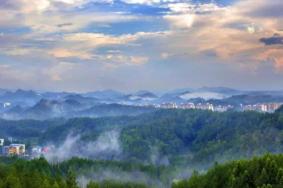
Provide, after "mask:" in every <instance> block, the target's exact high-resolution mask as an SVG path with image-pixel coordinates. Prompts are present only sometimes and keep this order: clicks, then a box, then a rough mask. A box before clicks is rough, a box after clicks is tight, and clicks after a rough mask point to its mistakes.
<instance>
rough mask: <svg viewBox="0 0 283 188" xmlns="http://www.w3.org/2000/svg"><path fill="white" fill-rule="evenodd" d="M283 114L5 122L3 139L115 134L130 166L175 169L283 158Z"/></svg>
mask: <svg viewBox="0 0 283 188" xmlns="http://www.w3.org/2000/svg"><path fill="white" fill-rule="evenodd" d="M281 111H282V109H281V110H280V109H279V110H278V111H277V112H276V113H272V114H268V113H266V114H264V113H258V112H235V111H229V112H224V113H218V112H211V111H200V110H160V111H157V112H154V113H149V114H143V115H139V116H136V117H126V116H122V117H105V118H96V119H93V118H75V119H70V120H63V119H57V120H48V121H29V120H21V121H5V120H2V121H0V128H1V130H2V131H1V133H0V136H1V137H3V136H4V137H5V138H7V137H11V136H12V137H13V138H16V139H20V140H25V141H31V140H32V141H33V143H35V144H41V145H44V144H45V143H56V144H57V145H59V144H60V143H62V142H64V140H65V139H66V137H67V136H68V135H69V134H71V133H72V134H74V135H80V139H81V141H82V142H90V141H95V140H96V139H97V137H98V136H99V135H100V134H101V133H102V132H105V131H108V130H113V129H115V130H118V131H119V132H120V138H119V139H120V144H121V148H122V150H123V158H124V159H126V160H129V159H130V160H131V161H138V162H152V158H153V156H154V157H157V158H166V159H169V161H170V162H173V163H175V162H176V163H179V162H180V161H183V162H186V163H191V164H197V163H200V164H203V162H206V163H213V162H214V161H219V162H221V161H226V160H233V159H239V158H250V157H252V156H256V155H261V154H264V153H266V152H270V153H279V152H283V144H282V143H283V113H282V112H281ZM157 160H158V159H157ZM165 163H166V162H165ZM165 163H164V164H165ZM167 163H168V162H167ZM162 164H163V163H162Z"/></svg>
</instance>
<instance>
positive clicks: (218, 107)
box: [155, 103, 233, 112]
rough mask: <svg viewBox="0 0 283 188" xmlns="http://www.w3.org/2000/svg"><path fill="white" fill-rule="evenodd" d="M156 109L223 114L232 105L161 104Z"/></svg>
mask: <svg viewBox="0 0 283 188" xmlns="http://www.w3.org/2000/svg"><path fill="white" fill-rule="evenodd" d="M155 107H156V108H162V109H198V110H211V111H215V112H225V111H227V110H229V109H232V108H233V106H232V105H213V104H211V103H196V104H194V103H181V104H177V103H163V104H160V105H155Z"/></svg>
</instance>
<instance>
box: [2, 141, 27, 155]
mask: <svg viewBox="0 0 283 188" xmlns="http://www.w3.org/2000/svg"><path fill="white" fill-rule="evenodd" d="M4 141H5V140H4V139H0V155H4V156H24V155H25V154H26V146H25V144H10V145H4Z"/></svg>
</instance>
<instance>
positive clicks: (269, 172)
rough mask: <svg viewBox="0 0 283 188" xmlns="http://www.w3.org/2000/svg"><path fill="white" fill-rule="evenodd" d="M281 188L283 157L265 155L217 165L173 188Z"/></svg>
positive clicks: (176, 184) (175, 184)
mask: <svg viewBox="0 0 283 188" xmlns="http://www.w3.org/2000/svg"><path fill="white" fill-rule="evenodd" d="M185 187H187V188H208V187H209V188H227V187H229V188H243V187H250V188H253V187H254V188H281V187H283V155H265V156H264V157H260V158H253V159H251V160H239V161H232V162H229V163H227V164H223V165H218V164H215V166H214V167H213V168H211V169H210V170H208V172H206V173H204V174H199V173H198V172H194V174H193V175H192V177H191V178H190V179H188V180H182V181H176V182H175V183H173V185H172V188H185Z"/></svg>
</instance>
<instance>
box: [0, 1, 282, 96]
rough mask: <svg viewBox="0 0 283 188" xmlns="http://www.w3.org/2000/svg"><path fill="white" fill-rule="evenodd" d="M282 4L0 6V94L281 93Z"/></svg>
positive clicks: (14, 3)
mask: <svg viewBox="0 0 283 188" xmlns="http://www.w3.org/2000/svg"><path fill="white" fill-rule="evenodd" d="M281 10H283V2H282V1H281V0H272V1H269V0H233V1H231V0H213V1H211V0H2V1H0V15H1V17H0V87H2V88H13V89H14V88H22V89H37V90H51V91H53V90H54V91H58V90H60V91H62V90H64V91H77V92H84V91H93V90H103V89H117V90H121V91H135V90H141V89H149V90H153V91H164V90H170V89H174V88H183V87H192V88H196V87H202V86H211V87H214V86H227V87H233V88H238V89H267V90H279V89H283V14H282V12H283V11H281Z"/></svg>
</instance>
